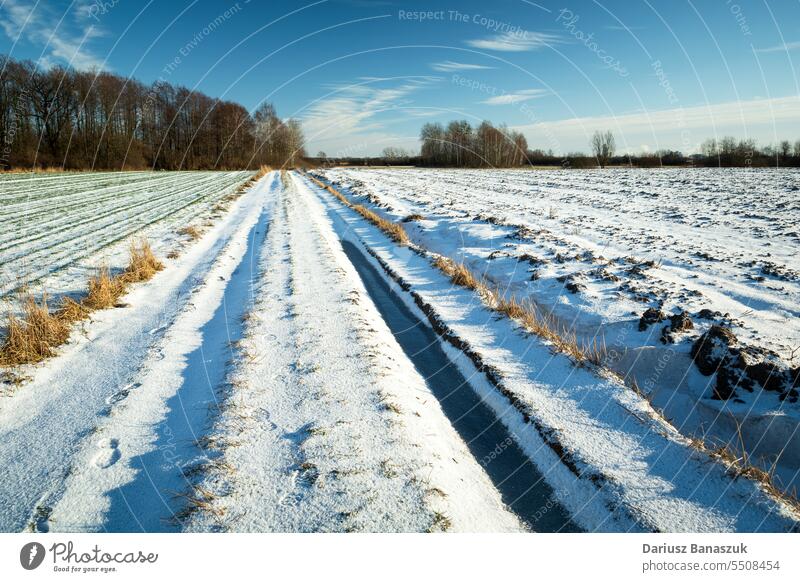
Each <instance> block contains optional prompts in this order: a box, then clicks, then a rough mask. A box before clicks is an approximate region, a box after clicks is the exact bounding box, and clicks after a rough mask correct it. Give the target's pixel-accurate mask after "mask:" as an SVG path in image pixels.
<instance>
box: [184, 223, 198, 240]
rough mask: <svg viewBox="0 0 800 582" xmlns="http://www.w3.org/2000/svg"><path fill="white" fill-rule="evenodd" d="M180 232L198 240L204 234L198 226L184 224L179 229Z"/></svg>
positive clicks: (190, 238)
mask: <svg viewBox="0 0 800 582" xmlns="http://www.w3.org/2000/svg"><path fill="white" fill-rule="evenodd" d="M178 234H180V235H183V236H188V237H189V240H197V239H199V238H200V237H201V236H202V235H203V233H202V232H201V231H200V229H199V228H197V227H196V226H184V227H183V228H181V229H179V230H178Z"/></svg>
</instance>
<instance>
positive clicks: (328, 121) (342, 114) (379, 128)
mask: <svg viewBox="0 0 800 582" xmlns="http://www.w3.org/2000/svg"><path fill="white" fill-rule="evenodd" d="M438 80H439V78H438V77H430V76H424V77H417V78H413V79H403V80H399V81H395V82H394V85H391V84H390V83H392V81H390V80H380V81H379V82H380V83H381V86H376V85H374V84H357V85H350V86H337V87H333V89H334V91H333V93H332V94H331V95H330V96H329V97H327V98H324V99H322V100H321V101H319V102H317V103H315V104H314V105H312V106H311V107H310V108H309V109H308V110H307V112H306V113H305V114H304V115H303V116H302V121H303V132H304V133H305V135H306V136H307V137H308V139H309V142H311V143H312V144H317V145H316V147H320V146H323V147H324V148H326V149H333V151H336V148H337V147H339V148H346V147H347V144H348V143H349V142H363V141H365V140H366V139H367V138H368V137H369V136H373V137H374V136H375V135H381V136H383V137H382V138H381V139H384V138H386V136H387V135H389V136H390V135H391V134H386V133H385V129H386V126H387V125H388V124H389V123H390V122H391V121H390V120H389V119H388V118H387V117H388V116H387V115H386V114H388V115H391V113H392V112H397V111H398V110H399V111H401V112H405V111H406V110H407V109H408V108H409V107H411V106H412V104H413V102H414V101H413V99H412V98H411V95H412V94H413V93H415V92H417V91H419V90H421V89H423V88H425V87H428V86H430V85H431V84H432V83H434V82H436V81H438ZM386 139H390V138H386ZM371 140H372V138H370V140H369V141H371ZM312 149H313V148H312ZM328 153H329V154H330V153H331V152H328Z"/></svg>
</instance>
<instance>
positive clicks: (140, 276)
mask: <svg viewBox="0 0 800 582" xmlns="http://www.w3.org/2000/svg"><path fill="white" fill-rule="evenodd" d="M163 269H164V264H163V263H162V262H161V261H159V260H158V259H157V258H156V256H155V255H154V254H153V249H152V247H151V246H150V243H149V242H148V241H147V239H145V238H142V239H139V240H138V241H136V240H134V241H133V242H131V246H130V260H129V261H128V266H127V267H126V268H125V271H124V272H123V273H122V275H120V279H121V280H122V282H123V283H139V282H141V281H149V280H150V279H152V278H153V275H155V274H156V273H157V272H158V271H161V270H163Z"/></svg>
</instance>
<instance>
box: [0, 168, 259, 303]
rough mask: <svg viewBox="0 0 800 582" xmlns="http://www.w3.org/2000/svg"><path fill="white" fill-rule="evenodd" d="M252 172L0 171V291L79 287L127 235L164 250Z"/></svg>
mask: <svg viewBox="0 0 800 582" xmlns="http://www.w3.org/2000/svg"><path fill="white" fill-rule="evenodd" d="M250 176H252V172H98V173H79V174H66V175H63V174H52V175H46V176H40V175H36V174H30V175H20V174H4V175H0V297H4V296H8V295H9V294H10V293H11V292H13V291H14V290H16V289H19V288H20V287H22V286H25V285H36V288H37V289H38V288H43V289H45V290H47V291H49V292H50V293H51V294H52V293H53V292H57V293H74V292H80V291H83V290H84V286H85V284H86V280H87V278H88V277H87V275H88V272H89V271H90V270H91V269H94V268H96V267H97V266H98V264H99V263H101V262H104V263H106V264H107V265H108V266H109V267H111V268H118V267H122V266H124V261H125V258H126V252H127V244H126V241H127V239H128V238H129V237H130V236H131V235H134V234H135V235H136V236H146V237H148V239H150V242H151V243H152V245H153V247H154V249H155V250H156V251H157V252H159V253H160V254H162V255H165V254H167V252H168V250H171V249H174V248H175V247H176V244H177V243H178V241H179V239H180V237H179V236H178V235H177V233H176V231H177V230H178V229H180V228H182V227H185V226H188V225H190V224H198V225H199V223H200V221H201V220H202V219H203V218H208V217H209V216H210V215H211V214H212V212H214V211H215V209H214V206H215V204H216V203H218V202H219V201H220V200H221V199H222V198H224V197H225V196H226V195H228V194H231V193H233V192H234V191H235V190H236V188H237V187H238V186H240V185H241V184H242V183H244V182H245V180H247V179H248V178H249V177H250Z"/></svg>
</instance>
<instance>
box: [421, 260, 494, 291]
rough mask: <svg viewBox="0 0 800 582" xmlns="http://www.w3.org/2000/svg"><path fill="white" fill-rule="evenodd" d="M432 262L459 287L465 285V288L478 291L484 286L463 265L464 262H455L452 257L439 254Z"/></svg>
mask: <svg viewBox="0 0 800 582" xmlns="http://www.w3.org/2000/svg"><path fill="white" fill-rule="evenodd" d="M433 264H434V265H435V266H436V268H437V269H439V270H440V271H442V272H443V273H444V274H445V275H447V276H448V277H450V280H451V281H453V283H455V284H456V285H458V286H460V287H466V288H467V289H472V290H473V291H478V290H480V289H482V288H485V287H486V286H485V285H484V284H483V283H481V282H480V280H479V279H478V278H477V277H476V276H475V275H473V274H472V271H470V270H469V269H468V268H467V267H466V265H464V263H456V262H455V261H453V260H452V259H448V258H447V257H442V256H439V257H436V259H434V261H433Z"/></svg>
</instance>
